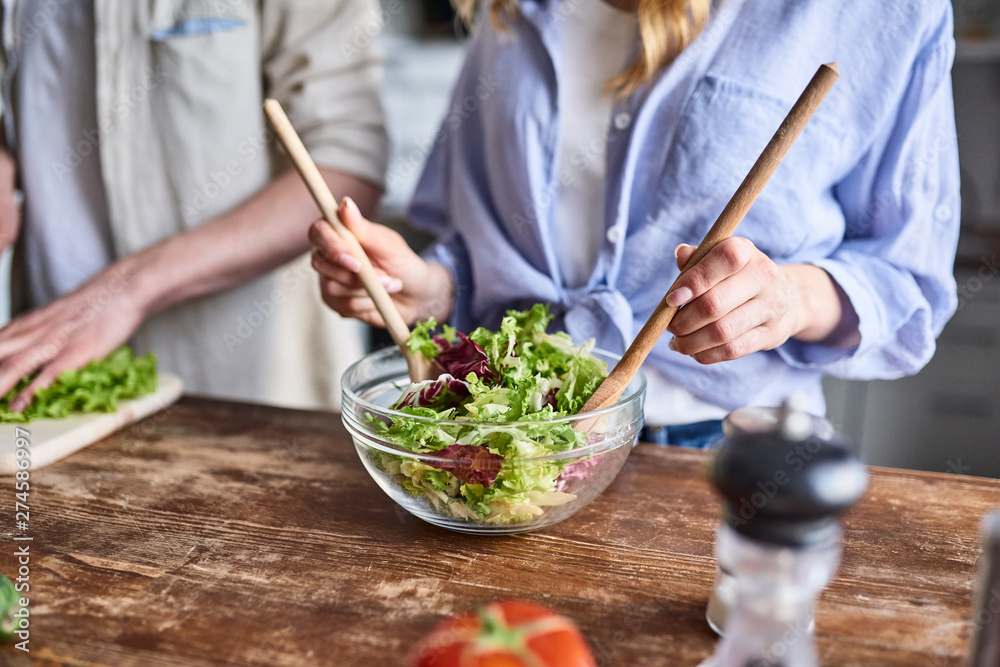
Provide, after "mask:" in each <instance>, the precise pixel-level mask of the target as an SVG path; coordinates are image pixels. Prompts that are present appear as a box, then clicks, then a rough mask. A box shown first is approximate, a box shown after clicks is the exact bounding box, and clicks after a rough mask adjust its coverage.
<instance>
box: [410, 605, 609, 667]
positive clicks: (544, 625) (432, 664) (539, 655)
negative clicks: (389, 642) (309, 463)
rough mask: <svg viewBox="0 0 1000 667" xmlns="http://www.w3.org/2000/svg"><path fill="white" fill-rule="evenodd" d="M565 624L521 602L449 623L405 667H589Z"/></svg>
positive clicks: (585, 649)
mask: <svg viewBox="0 0 1000 667" xmlns="http://www.w3.org/2000/svg"><path fill="white" fill-rule="evenodd" d="M596 664H597V663H595V662H594V656H593V654H592V653H591V652H590V647H589V646H587V641H586V640H585V639H584V638H583V635H581V634H580V631H579V630H577V629H576V626H575V625H573V623H572V622H571V621H569V620H568V619H567V618H565V617H563V616H560V615H558V614H556V613H555V612H553V611H552V610H551V609H546V608H545V607H542V606H540V605H537V604H534V603H531V602H524V601H522V600H506V601H502V602H494V603H492V604H490V605H488V606H486V607H484V608H483V609H480V610H479V612H478V613H470V614H463V615H461V616H456V617H452V618H449V619H448V620H446V621H444V622H443V623H441V624H440V625H438V626H437V627H436V628H434V630H433V631H432V632H431V633H430V634H429V635H428V636H427V637H426V638H424V640H423V641H422V642H421V643H420V644H419V645H418V646H417V650H416V653H415V654H414V657H413V659H412V660H411V662H410V665H411V667H595V665H596Z"/></svg>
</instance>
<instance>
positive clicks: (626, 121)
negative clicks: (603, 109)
mask: <svg viewBox="0 0 1000 667" xmlns="http://www.w3.org/2000/svg"><path fill="white" fill-rule="evenodd" d="M631 124H632V116H631V115H630V114H628V113H626V112H624V111H623V112H621V113H619V114H615V127H616V128H618V129H619V130H624V129H625V128H626V127H628V126H629V125H631Z"/></svg>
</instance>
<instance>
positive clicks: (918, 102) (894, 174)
mask: <svg viewBox="0 0 1000 667" xmlns="http://www.w3.org/2000/svg"><path fill="white" fill-rule="evenodd" d="M949 27H950V22H947V23H945V24H943V25H942V29H943V31H944V29H946V28H949ZM954 52H955V51H954V40H953V39H952V38H951V36H950V32H943V34H942V35H940V39H939V40H937V41H936V42H935V44H934V45H932V46H931V47H930V48H929V49H928V50H927V51H926V52H925V53H923V54H922V55H921V57H920V58H919V59H917V60H916V61H915V63H914V65H913V68H912V70H911V76H910V80H909V83H908V85H907V87H906V88H905V91H904V94H903V95H902V97H901V99H900V101H899V104H898V106H897V109H896V114H895V115H894V116H893V117H892V119H891V120H890V122H889V123H888V124H887V127H886V129H885V130H884V131H883V132H882V133H881V135H880V136H879V137H878V138H877V140H876V142H875V143H874V145H873V146H872V147H871V149H870V150H869V151H868V153H867V154H866V156H865V157H864V159H863V160H862V161H861V162H860V163H859V164H858V165H857V166H856V167H855V168H854V169H853V170H852V171H851V173H850V174H848V175H847V177H846V178H845V179H844V180H843V181H842V182H841V183H839V184H838V186H837V188H836V196H837V199H838V200H839V201H840V203H841V206H842V207H843V209H844V212H845V214H846V216H847V227H846V232H845V238H844V241H843V243H842V244H841V245H840V246H839V247H838V248H837V249H836V250H835V251H834V252H833V253H832V254H830V255H829V256H828V257H826V258H823V259H816V260H812V261H811V262H810V263H812V264H814V265H815V266H818V267H820V268H822V269H824V270H825V271H826V272H827V273H828V274H829V275H830V276H831V277H832V278H833V279H834V281H835V282H836V283H837V285H838V286H839V287H840V288H841V289H842V290H843V292H844V294H845V295H846V297H847V300H848V301H849V302H850V305H851V306H852V307H853V309H854V312H855V313H856V315H857V320H858V329H859V332H860V341H859V342H858V344H857V345H856V346H855V347H853V348H846V349H838V348H835V347H829V346H825V345H820V344H808V343H802V342H799V341H795V340H791V341H789V342H788V343H786V344H785V345H783V346H782V347H780V348H779V349H778V350H777V351H778V353H779V354H780V355H781V357H782V358H783V359H784V360H785V361H786V362H787V363H788V364H789V365H791V366H793V367H798V368H819V369H822V370H823V371H825V372H826V373H829V374H831V375H836V376H838V377H844V378H849V379H859V380H864V379H875V378H881V379H892V378H897V377H902V376H904V375H910V374H913V373H915V372H917V371H919V370H920V369H921V368H922V367H923V366H924V365H925V364H926V363H927V362H928V361H929V360H930V358H931V356H932V355H933V354H934V349H935V342H934V341H935V338H936V337H937V336H938V335H939V334H940V333H941V330H942V329H943V328H944V325H945V323H946V322H947V321H948V319H949V318H950V317H951V315H952V314H954V312H955V308H956V306H957V295H956V285H955V279H954V277H953V275H952V260H953V258H954V256H955V250H956V246H957V243H958V232H959V211H960V194H959V166H958V146H957V136H956V132H955V117H954V103H953V95H952V89H951V77H950V71H951V65H952V62H953V59H954Z"/></svg>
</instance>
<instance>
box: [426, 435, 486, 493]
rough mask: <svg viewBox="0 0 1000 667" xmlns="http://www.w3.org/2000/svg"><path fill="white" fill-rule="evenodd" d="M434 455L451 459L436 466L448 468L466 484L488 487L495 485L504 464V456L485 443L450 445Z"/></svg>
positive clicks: (442, 468)
mask: <svg viewBox="0 0 1000 667" xmlns="http://www.w3.org/2000/svg"><path fill="white" fill-rule="evenodd" d="M433 456H436V457H439V458H443V459H451V460H450V461H448V462H442V463H435V464H434V465H435V467H437V468H440V469H441V470H447V471H448V472H450V473H451V474H452V475H454V476H455V477H457V478H458V479H460V480H462V481H463V482H465V483H466V484H482V485H483V486H485V487H487V488H489V487H491V486H493V482H495V481H496V479H497V474H498V473H499V472H500V468H501V467H502V465H503V456H501V455H500V454H494V453H493V452H491V451H490V448H489V447H484V446H483V445H449V446H447V447H445V448H444V449H440V450H438V451H436V452H434V453H433Z"/></svg>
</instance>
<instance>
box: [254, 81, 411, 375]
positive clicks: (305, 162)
mask: <svg viewBox="0 0 1000 667" xmlns="http://www.w3.org/2000/svg"><path fill="white" fill-rule="evenodd" d="M264 113H265V114H267V118H268V120H269V121H270V122H271V127H273V128H274V131H275V133H276V134H277V135H278V139H279V140H280V141H281V144H282V145H283V146H284V147H285V150H286V151H287V152H288V156H289V157H290V158H291V160H292V164H293V165H295V169H296V170H297V171H298V172H299V175H300V176H302V180H303V181H305V184H306V187H307V188H309V192H310V193H311V194H312V196H313V199H315V200H316V204H317V205H318V206H319V210H320V212H321V213H322V214H323V218H324V219H325V220H326V221H327V222H328V223H330V226H331V227H333V229H334V231H335V232H337V236H339V237H340V239H341V240H342V241H344V243H346V244H347V245H348V247H350V249H351V254H352V255H354V257H355V258H356V259H357V260H358V261H359V262H360V263H361V269H360V270H359V271H358V278H359V279H360V280H361V284H362V285H364V288H365V291H367V292H368V295H369V296H370V297H371V299H372V301H374V302H375V308H376V309H378V312H379V315H381V316H382V319H383V320H385V325H386V328H387V329H388V330H389V335H390V336H392V340H393V341H395V343H396V345H398V346H399V349H400V350H401V351H402V352H403V355H404V356H405V357H406V358H407V361H408V362H409V359H410V357H411V356H412V355H411V354H410V351H409V348H407V347H406V341H407V339H409V337H410V328H409V327H408V326H407V325H406V321H405V320H404V319H403V316H402V315H400V314H399V309H397V308H396V304H395V302H394V301H393V300H392V297H391V296H389V293H388V292H387V291H386V289H385V286H384V285H382V283H381V281H380V280H379V279H378V275H377V274H376V273H375V267H373V266H372V263H371V260H369V259H368V255H367V254H366V253H365V251H364V249H363V248H362V247H361V243H360V242H359V241H358V239H357V237H356V236H354V234H353V233H351V230H349V229H348V228H347V227H345V226H344V223H342V222H341V221H340V216H339V215H338V214H337V200H336V198H335V197H334V196H333V193H332V192H330V187H329V186H328V185H327V184H326V180H324V178H323V175H322V174H320V172H319V168H318V167H317V166H316V163H315V162H313V159H312V157H310V155H309V151H307V150H306V147H305V145H304V144H303V143H302V139H301V138H300V137H299V135H298V133H297V132H296V131H295V128H294V127H292V123H291V121H290V120H288V116H287V115H286V114H285V110H284V109H282V108H281V104H280V103H279V102H278V101H277V100H272V99H268V100H266V101H265V102H264ZM412 375H413V373H412V372H411V377H412ZM414 379H416V378H414Z"/></svg>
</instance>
